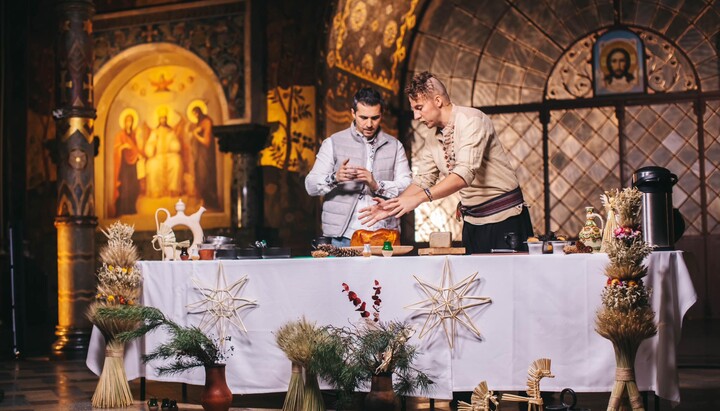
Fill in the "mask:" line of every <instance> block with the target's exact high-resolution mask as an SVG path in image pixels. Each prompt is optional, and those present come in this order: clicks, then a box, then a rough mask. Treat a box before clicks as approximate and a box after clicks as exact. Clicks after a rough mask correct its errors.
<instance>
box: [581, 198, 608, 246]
mask: <svg viewBox="0 0 720 411" xmlns="http://www.w3.org/2000/svg"><path fill="white" fill-rule="evenodd" d="M596 218H597V219H598V220H600V226H599V227H598V225H597V224H596V223H595V219H596ZM604 226H605V224H604V221H603V219H602V217H600V214H598V213H596V212H595V209H594V208H593V207H585V225H584V226H583V228H582V230H580V234H578V237H579V238H580V241H582V242H583V244H585V245H586V246H588V247H592V249H593V253H597V252H599V251H600V247H601V246H602V230H603V227H604Z"/></svg>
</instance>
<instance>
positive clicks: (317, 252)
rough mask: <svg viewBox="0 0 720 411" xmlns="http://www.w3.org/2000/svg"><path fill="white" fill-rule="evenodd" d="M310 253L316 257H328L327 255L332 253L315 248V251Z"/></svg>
mask: <svg viewBox="0 0 720 411" xmlns="http://www.w3.org/2000/svg"><path fill="white" fill-rule="evenodd" d="M310 255H312V256H313V257H315V258H324V257H327V256H328V255H330V254H328V252H327V251H323V250H315V251H313V252H311V253H310Z"/></svg>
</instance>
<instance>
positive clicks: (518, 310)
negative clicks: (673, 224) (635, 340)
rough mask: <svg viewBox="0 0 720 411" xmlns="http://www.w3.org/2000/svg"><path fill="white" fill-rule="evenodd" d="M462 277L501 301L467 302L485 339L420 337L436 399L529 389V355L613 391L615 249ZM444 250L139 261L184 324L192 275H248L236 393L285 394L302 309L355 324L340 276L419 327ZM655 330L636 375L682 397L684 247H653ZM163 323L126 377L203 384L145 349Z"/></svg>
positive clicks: (580, 382)
mask: <svg viewBox="0 0 720 411" xmlns="http://www.w3.org/2000/svg"><path fill="white" fill-rule="evenodd" d="M447 258H448V261H449V267H450V269H451V272H452V276H453V280H454V281H455V282H459V281H461V280H462V279H464V278H465V277H467V276H468V275H470V274H472V273H474V272H476V271H477V272H478V273H479V274H478V279H479V280H476V281H475V282H474V283H473V285H472V287H471V288H470V290H469V292H468V293H467V295H477V296H488V297H491V298H492V304H490V305H484V306H480V307H475V308H470V309H468V310H467V312H468V314H469V315H470V317H471V319H472V321H473V322H474V324H475V325H476V326H477V327H478V329H479V330H480V331H481V333H482V339H478V338H476V337H475V336H474V335H472V334H471V333H470V332H468V330H467V329H465V328H464V327H463V326H462V325H459V326H458V336H457V337H456V339H455V349H454V350H452V351H451V350H450V349H449V346H448V343H447V341H446V337H445V334H444V333H443V332H442V329H440V328H438V329H437V330H436V331H435V332H433V333H430V334H429V335H427V336H425V337H424V338H423V339H421V340H420V339H418V338H417V336H418V335H419V333H417V334H416V335H415V337H413V338H412V339H411V342H414V343H415V344H416V345H418V346H419V349H420V352H421V356H420V358H419V360H418V362H417V365H418V368H421V369H423V370H425V371H426V372H427V373H428V374H429V375H430V376H431V377H432V379H433V380H434V381H435V384H434V388H433V391H432V392H431V397H433V398H438V399H449V398H451V397H452V392H453V391H472V389H473V388H474V387H475V386H476V385H477V384H478V383H479V382H480V381H481V380H487V382H488V387H490V389H492V390H499V391H511V390H512V391H517V390H524V389H525V388H526V386H525V384H526V375H527V369H528V366H529V365H530V363H531V362H532V361H533V360H535V359H537V358H541V357H548V358H551V359H552V372H553V374H554V375H555V376H556V377H555V378H553V379H544V380H543V381H542V383H541V387H542V389H543V390H545V391H560V390H562V389H563V388H565V387H571V388H573V389H574V390H576V391H580V392H598V391H600V392H602V391H609V390H610V389H611V387H612V383H613V380H614V376H615V359H614V354H613V348H612V344H611V343H610V342H609V341H608V340H605V339H603V338H602V337H600V336H599V335H598V334H597V333H596V332H595V330H594V322H595V312H596V310H597V308H598V307H599V306H600V293H601V291H602V288H603V286H604V284H605V281H606V277H605V276H604V275H603V268H604V267H605V265H606V264H607V262H608V259H607V255H605V254H593V255H538V256H529V255H487V256H451V257H447ZM445 260H446V257H442V256H434V257H392V258H383V257H370V258H362V257H355V258H326V259H310V258H308V259H281V260H244V261H222V262H220V261H195V262H160V261H144V262H141V263H140V267H141V268H142V271H143V274H144V291H143V299H144V304H145V305H148V306H154V307H157V308H159V309H160V310H162V311H163V312H164V313H165V314H166V315H168V316H169V317H170V318H172V319H173V320H175V321H177V322H178V323H180V324H184V325H190V324H192V325H198V324H199V323H200V320H201V315H195V314H193V315H187V311H188V310H187V308H186V306H187V305H188V304H190V303H192V302H195V301H198V300H200V299H201V295H200V294H199V292H198V290H197V289H196V288H195V286H194V284H193V281H192V279H193V278H197V279H201V281H202V282H203V283H205V284H209V285H214V284H215V281H216V278H217V272H218V264H221V263H222V264H223V266H224V269H225V273H226V275H227V278H228V282H229V283H232V282H234V281H236V280H238V279H240V278H241V277H242V276H247V277H248V279H249V281H248V282H247V284H246V285H245V287H244V288H243V289H242V292H241V293H240V294H241V296H244V297H247V298H252V299H257V301H258V306H257V307H254V308H250V309H247V310H245V311H242V314H241V317H242V319H243V321H244V323H245V325H246V327H247V329H248V333H247V334H244V333H240V332H238V331H237V330H234V331H233V332H232V344H233V345H234V347H235V348H234V353H233V355H232V357H231V358H230V359H229V361H228V366H227V376H228V384H229V386H230V389H231V390H232V391H233V393H236V394H247V393H266V392H283V391H285V390H286V389H287V386H288V381H289V377H290V362H289V360H287V358H286V357H285V355H284V354H283V352H282V351H281V350H280V349H279V348H278V347H277V346H276V345H275V341H274V335H273V332H274V331H275V330H277V329H278V328H279V327H280V326H282V325H283V324H284V323H286V322H287V321H290V320H295V319H297V318H299V317H300V316H302V315H304V316H305V317H306V318H308V319H310V320H313V321H316V322H317V323H318V324H320V325H324V324H335V325H348V323H349V322H354V321H357V320H358V319H359V315H358V313H357V312H355V311H354V307H353V306H352V304H350V303H349V302H348V299H347V296H346V294H344V293H342V292H341V288H342V287H341V284H342V283H343V282H346V283H348V285H350V287H351V289H352V290H354V291H355V292H357V293H358V295H359V296H360V297H361V298H362V299H363V300H368V301H370V296H371V295H372V286H373V280H378V281H379V282H380V284H381V286H382V294H381V297H382V301H383V305H382V309H381V319H382V320H391V319H393V320H409V321H412V322H413V323H414V324H417V326H418V330H419V329H420V328H421V327H422V324H423V322H424V321H425V319H426V317H425V316H423V315H421V314H419V313H418V312H417V311H412V310H409V309H407V308H405V307H406V306H408V305H410V304H413V303H416V302H419V301H422V300H424V299H425V298H426V297H425V295H424V293H423V292H422V290H421V288H420V287H419V285H418V283H417V281H416V280H415V278H413V276H417V277H418V278H420V279H422V280H424V281H426V282H428V283H430V284H438V285H439V284H440V283H441V278H442V272H443V266H444V263H445ZM647 262H648V265H649V271H650V274H649V276H648V277H647V279H646V284H647V285H648V286H649V287H651V288H652V304H653V307H654V309H655V312H656V320H657V322H658V334H657V336H655V337H653V338H650V339H648V340H646V341H645V342H643V344H642V345H641V346H640V350H639V352H638V356H637V362H636V367H637V370H636V378H637V383H638V386H639V388H640V390H642V391H654V392H655V393H656V394H657V395H659V396H660V397H663V398H666V399H669V400H671V401H675V402H678V401H679V400H680V393H679V388H678V379H677V370H676V347H677V344H678V342H679V339H680V329H681V325H682V319H683V315H684V314H685V312H686V311H687V310H688V309H689V308H690V306H692V305H693V304H694V302H695V300H696V294H695V290H694V288H693V285H692V282H691V280H690V276H689V273H688V271H687V267H686V266H685V263H684V261H683V259H682V253H681V252H656V253H653V254H652V255H651V256H650V257H649V258H648V261H647ZM164 338H165V336H164V335H163V332H154V333H152V334H149V335H148V336H146V337H145V339H144V340H141V341H136V342H133V343H130V344H128V346H127V347H126V352H125V369H126V372H127V376H128V378H129V379H134V378H137V377H141V376H146V377H147V378H148V379H152V380H158V381H175V382H186V383H190V384H198V385H202V384H203V381H204V375H203V370H202V369H196V370H193V371H190V372H186V373H183V374H180V375H175V376H166V377H158V376H157V375H156V373H155V370H154V368H153V366H154V365H155V364H153V363H149V364H143V363H142V362H141V360H140V354H141V353H144V352H148V351H150V349H151V348H152V347H154V346H156V345H157V344H158V343H160V342H162V341H163V339H164ZM103 346H104V341H103V339H102V336H101V335H100V333H99V332H97V330H95V331H94V332H93V336H92V341H91V345H90V350H89V354H88V357H87V365H88V367H89V368H90V369H91V370H92V371H93V372H95V373H96V374H99V373H100V371H101V368H102V363H103V355H104V354H103V353H104V350H103Z"/></svg>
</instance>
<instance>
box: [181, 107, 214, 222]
mask: <svg viewBox="0 0 720 411" xmlns="http://www.w3.org/2000/svg"><path fill="white" fill-rule="evenodd" d="M203 109H205V110H203ZM188 117H189V118H190V119H191V120H193V121H194V127H191V128H190V132H191V134H192V143H191V146H192V152H193V157H194V160H195V161H194V167H195V188H196V191H197V193H198V195H199V196H200V198H201V199H202V201H203V205H204V206H205V207H206V208H208V209H219V208H220V203H219V202H218V193H217V172H216V162H215V137H214V136H213V121H212V119H211V118H210V117H209V116H208V115H207V108H206V107H205V104H204V103H202V104H200V103H196V102H193V104H191V106H190V110H189V113H188Z"/></svg>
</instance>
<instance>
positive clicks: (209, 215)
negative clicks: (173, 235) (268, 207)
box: [94, 43, 231, 230]
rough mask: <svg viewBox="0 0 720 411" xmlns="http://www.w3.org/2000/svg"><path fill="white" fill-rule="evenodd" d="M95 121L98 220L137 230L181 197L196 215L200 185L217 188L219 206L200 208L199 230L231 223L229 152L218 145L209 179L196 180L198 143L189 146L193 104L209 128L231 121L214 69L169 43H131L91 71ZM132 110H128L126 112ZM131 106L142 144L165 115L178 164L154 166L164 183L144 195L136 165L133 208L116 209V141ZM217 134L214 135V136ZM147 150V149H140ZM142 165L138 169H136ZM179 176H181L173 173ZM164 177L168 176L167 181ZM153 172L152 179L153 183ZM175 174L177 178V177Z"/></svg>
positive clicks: (144, 184) (203, 201)
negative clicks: (202, 211)
mask: <svg viewBox="0 0 720 411" xmlns="http://www.w3.org/2000/svg"><path fill="white" fill-rule="evenodd" d="M94 89H95V96H96V98H97V104H96V107H97V119H96V122H95V132H96V134H97V135H98V136H99V137H100V147H99V154H98V156H97V157H96V158H95V186H96V188H97V189H96V193H95V197H96V198H95V201H96V205H97V214H98V218H99V220H100V224H101V225H106V224H108V223H110V222H111V221H113V220H121V221H124V222H127V223H131V224H134V225H135V227H136V229H137V230H155V221H154V213H155V210H156V209H157V208H160V207H163V208H167V209H172V208H173V207H174V205H175V203H176V202H177V201H178V199H180V198H181V199H182V200H183V201H184V202H185V203H186V204H187V209H188V212H190V213H193V212H194V211H195V210H197V209H199V207H200V206H201V205H204V204H207V200H206V199H205V198H203V196H201V195H200V192H201V190H203V189H204V187H207V186H210V187H212V186H213V185H212V183H213V182H214V183H215V184H214V187H215V188H216V193H217V202H216V206H210V207H209V206H207V205H205V207H206V208H207V209H208V211H207V212H206V213H205V215H204V216H203V219H202V226H203V227H204V228H211V227H227V226H228V225H229V224H230V182H231V178H230V177H231V175H230V174H231V158H230V157H229V156H228V155H225V154H222V153H220V152H219V151H218V150H217V144H216V142H215V143H214V144H215V150H214V153H215V154H214V157H215V165H216V167H215V169H214V170H215V174H216V175H215V178H214V181H195V180H194V178H195V173H194V171H195V165H194V164H195V163H196V162H197V158H195V157H193V156H196V155H197V154H196V153H197V152H198V151H199V150H197V148H196V147H197V146H193V144H194V143H191V141H192V136H191V134H192V130H193V129H194V128H195V127H196V126H197V125H196V124H195V121H197V120H196V117H195V116H193V114H192V110H191V108H192V107H195V106H200V107H201V109H202V110H203V112H204V113H205V114H207V116H208V117H209V118H210V119H211V120H212V123H213V125H214V126H217V125H222V124H226V123H228V122H229V112H228V103H227V100H226V97H225V94H224V92H223V89H222V86H221V84H220V82H219V80H218V78H217V76H216V75H215V73H214V72H213V70H212V69H211V68H210V67H209V66H208V65H207V64H206V63H205V62H204V61H203V60H202V59H200V58H199V57H198V56H196V55H195V54H193V53H192V52H190V51H188V50H186V49H184V48H182V47H179V46H177V45H174V44H169V43H153V44H144V45H139V46H135V47H132V48H129V49H127V50H125V51H123V52H121V53H119V54H118V55H117V56H115V57H114V58H113V59H111V60H110V61H108V62H107V63H105V64H104V65H103V66H102V68H100V70H98V72H97V73H96V74H95V84H94ZM128 110H129V111H128ZM133 110H134V113H135V114H134V115H133V118H134V120H135V121H134V131H135V133H136V135H135V137H136V138H137V141H138V142H140V143H141V144H139V145H143V144H144V143H146V142H147V140H148V139H149V138H151V134H152V133H153V130H154V129H155V128H157V127H158V124H159V117H161V116H159V115H158V114H163V113H167V125H168V126H169V127H170V128H171V129H172V130H173V132H174V133H175V134H176V136H177V140H178V141H179V142H180V144H181V146H182V149H181V151H180V152H179V157H180V158H179V159H177V157H176V158H175V159H173V162H174V163H178V164H179V165H178V167H174V168H175V169H177V168H179V169H180V170H181V171H180V172H179V173H168V171H167V169H166V168H163V169H162V170H159V169H157V168H153V169H152V171H153V175H154V176H156V177H157V178H162V184H154V185H153V187H158V186H161V187H165V188H162V189H160V190H153V193H152V194H151V193H149V192H148V191H147V190H148V187H147V182H144V181H142V180H143V179H142V177H141V176H142V174H143V173H145V174H146V179H147V178H148V177H149V176H150V173H149V171H150V170H149V169H148V170H145V169H144V168H145V167H138V168H137V173H138V176H137V182H138V189H139V190H140V192H139V194H138V195H137V200H136V201H135V204H136V210H135V212H134V213H131V212H120V211H117V210H116V209H115V208H116V207H115V205H116V197H117V195H116V194H115V188H116V184H115V183H116V181H117V180H118V178H116V174H117V172H116V171H115V164H116V163H119V161H117V160H116V158H115V157H116V156H114V143H115V140H116V139H118V138H119V137H118V134H119V133H120V132H121V130H122V120H121V116H122V117H123V118H125V117H127V113H128V112H132V111H133ZM213 140H214V138H213ZM140 149H141V151H143V152H144V149H145V147H140ZM141 169H143V170H141ZM176 174H179V176H176ZM167 175H172V176H173V177H172V183H168V181H169V180H168V178H167ZM157 178H156V181H157ZM178 179H179V180H178Z"/></svg>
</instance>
